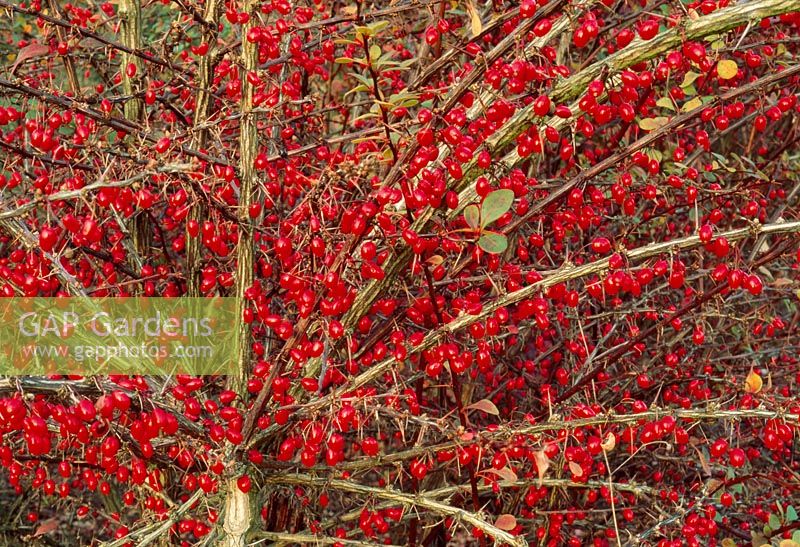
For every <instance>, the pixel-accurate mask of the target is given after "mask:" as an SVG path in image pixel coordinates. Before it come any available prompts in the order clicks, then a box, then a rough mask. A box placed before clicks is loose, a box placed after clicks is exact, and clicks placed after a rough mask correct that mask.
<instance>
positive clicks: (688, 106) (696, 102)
mask: <svg viewBox="0 0 800 547" xmlns="http://www.w3.org/2000/svg"><path fill="white" fill-rule="evenodd" d="M698 106H703V101H701V100H700V97H695V98H694V99H692V100H691V101H686V102H685V103H683V106H682V107H681V112H689V111H690V110H694V109H695V108H697V107H698Z"/></svg>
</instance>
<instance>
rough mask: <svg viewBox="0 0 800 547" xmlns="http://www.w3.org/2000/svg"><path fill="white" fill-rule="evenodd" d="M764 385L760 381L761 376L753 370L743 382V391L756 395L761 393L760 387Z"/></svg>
mask: <svg viewBox="0 0 800 547" xmlns="http://www.w3.org/2000/svg"><path fill="white" fill-rule="evenodd" d="M763 385H764V381H763V380H762V379H761V376H759V375H758V373H757V372H756V371H754V370H750V374H748V375H747V378H746V379H745V381H744V391H745V392H746V393H758V392H759V391H761V386H763Z"/></svg>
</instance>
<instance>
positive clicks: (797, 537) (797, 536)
mask: <svg viewBox="0 0 800 547" xmlns="http://www.w3.org/2000/svg"><path fill="white" fill-rule="evenodd" d="M792 541H794V542H795V543H800V530H795V531H794V532H793V533H792Z"/></svg>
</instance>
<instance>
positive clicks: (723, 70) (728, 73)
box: [717, 59, 739, 80]
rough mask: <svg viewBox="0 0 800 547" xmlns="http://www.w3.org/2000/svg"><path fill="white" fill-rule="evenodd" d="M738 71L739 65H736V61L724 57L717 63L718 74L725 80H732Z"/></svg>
mask: <svg viewBox="0 0 800 547" xmlns="http://www.w3.org/2000/svg"><path fill="white" fill-rule="evenodd" d="M738 72H739V67H738V66H737V65H736V61H731V60H730V59H723V60H722V61H720V62H718V63H717V74H719V77H720V78H722V79H723V80H730V79H731V78H733V77H735V76H736V74H737V73H738Z"/></svg>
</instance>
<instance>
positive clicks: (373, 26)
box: [367, 21, 389, 36]
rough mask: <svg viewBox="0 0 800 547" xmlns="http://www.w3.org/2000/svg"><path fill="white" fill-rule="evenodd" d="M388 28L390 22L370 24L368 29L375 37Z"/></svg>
mask: <svg viewBox="0 0 800 547" xmlns="http://www.w3.org/2000/svg"><path fill="white" fill-rule="evenodd" d="M388 26H389V21H375V22H374V23H370V24H369V25H367V27H369V30H370V32H372V35H373V36H374V35H376V34H378V33H379V32H380V31H382V30H383V29H385V28H386V27H388Z"/></svg>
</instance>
